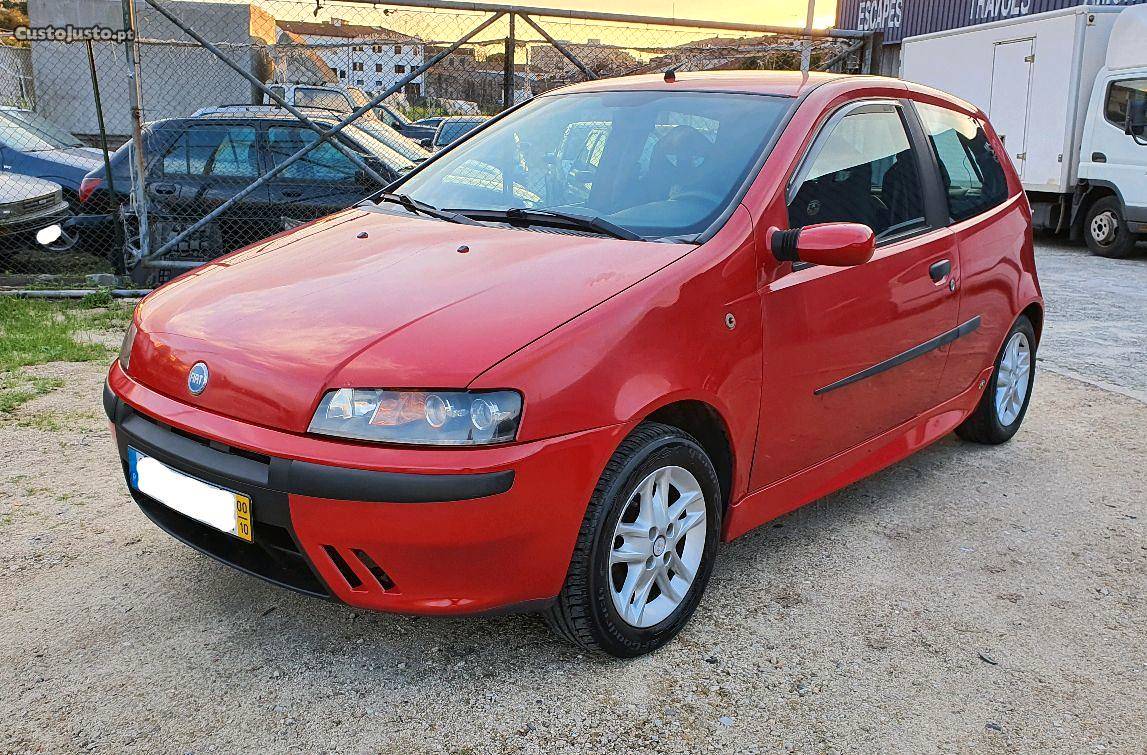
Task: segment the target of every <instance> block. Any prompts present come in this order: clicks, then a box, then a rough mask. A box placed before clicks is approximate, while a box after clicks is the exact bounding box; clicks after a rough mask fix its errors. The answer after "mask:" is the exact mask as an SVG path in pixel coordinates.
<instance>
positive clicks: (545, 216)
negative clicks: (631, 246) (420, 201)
mask: <svg viewBox="0 0 1147 755" xmlns="http://www.w3.org/2000/svg"><path fill="white" fill-rule="evenodd" d="M458 214H459V215H465V216H466V217H468V218H472V219H474V220H487V221H498V220H505V221H509V222H511V223H524V224H525V225H535V224H551V225H566V226H572V227H574V228H582V229H585V230H587V231H594V232H596V233H601V234H604V235H606V236H612V237H613V238H615V239H624V240H626V241H642V240H643V239H642V237H641V236H639V235H637V234H636V233H634V232H633V231H631V230H629V229H628V228H622V227H621V226H619V225H616V224H614V223H611V222H609V221H608V220H604V219H602V218H597V217H587V216H585V215H574V214H572V213H568V212H558V211H557V210H530V209H527V208H524V207H511V208H510V209H508V210H459V211H458ZM555 221H556V222H555Z"/></svg>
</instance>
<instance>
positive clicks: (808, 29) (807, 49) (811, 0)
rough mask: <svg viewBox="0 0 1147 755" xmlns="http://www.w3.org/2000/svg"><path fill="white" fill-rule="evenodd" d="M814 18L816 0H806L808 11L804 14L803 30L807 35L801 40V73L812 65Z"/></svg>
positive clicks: (806, 71) (805, 72)
mask: <svg viewBox="0 0 1147 755" xmlns="http://www.w3.org/2000/svg"><path fill="white" fill-rule="evenodd" d="M815 18H816V0H808V12H807V13H806V14H805V22H804V30H805V34H806V35H808V36H806V37H805V38H804V41H803V42H801V73H804V74H807V73H808V69H809V67H810V66H811V65H812V25H813V21H814V20H815Z"/></svg>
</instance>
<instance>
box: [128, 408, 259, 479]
mask: <svg viewBox="0 0 1147 755" xmlns="http://www.w3.org/2000/svg"><path fill="white" fill-rule="evenodd" d="M135 416H137V417H139V418H140V419H142V420H145V421H147V422H150V423H151V424H153V425H155V426H156V427H159V428H162V429H164V430H167V431H168V432H170V433H174V434H175V435H178V436H180V437H182V438H187V439H188V440H193V441H195V442H196V443H198V444H199V445H201V446H206V447H207V448H211V449H214V450H216V451H218V452H220V453H225V454H228V455H231V456H240V457H242V458H244V459H250V460H251V461H257V462H259V463H260V464H266V465H267V466H270V465H271V457H270V456H267V455H266V454H260V453H256V452H254V451H248V450H247V449H245V448H238V447H236V446H229V445H227V444H226V443H220V442H219V441H217V440H208V439H207V438H204V437H202V436H200V435H196V434H195V433H189V432H187V431H186V430H180V429H179V428H178V427H172V426H171V425H167V424H164V423H162V422H160V421H158V420H156V419H154V418H152V417H149V416H147V415H146V414H140V413H138V412H137V413H136V415H135Z"/></svg>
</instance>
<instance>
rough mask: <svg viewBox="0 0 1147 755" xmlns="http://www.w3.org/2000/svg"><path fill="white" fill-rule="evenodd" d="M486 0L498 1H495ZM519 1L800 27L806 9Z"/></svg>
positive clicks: (737, 0)
mask: <svg viewBox="0 0 1147 755" xmlns="http://www.w3.org/2000/svg"><path fill="white" fill-rule="evenodd" d="M487 1H488V2H498V0H487ZM814 1H815V2H816V6H815V18H816V23H815V25H816V26H818V27H826V26H832V24H833V22H834V21H835V20H836V0H814ZM523 4H524V5H540V6H544V7H547V8H567V9H574V10H594V11H609V12H614V13H634V14H638V15H643V16H668V17H670V18H690V19H705V20H710V21H741V22H745V23H751V24H777V25H781V26H804V23H805V14H806V13H807V11H808V4H807V3H806V2H805V0H715V1H714V0H627V2H626V3H625V4H624V5H622V4H620V3H617V2H610V1H609V0H550V1H549V2H546V1H545V0H530V2H523Z"/></svg>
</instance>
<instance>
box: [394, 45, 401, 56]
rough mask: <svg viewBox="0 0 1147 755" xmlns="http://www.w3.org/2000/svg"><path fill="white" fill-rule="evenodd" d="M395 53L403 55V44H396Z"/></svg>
mask: <svg viewBox="0 0 1147 755" xmlns="http://www.w3.org/2000/svg"><path fill="white" fill-rule="evenodd" d="M394 54H395V55H401V54H402V45H395V46H394Z"/></svg>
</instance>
